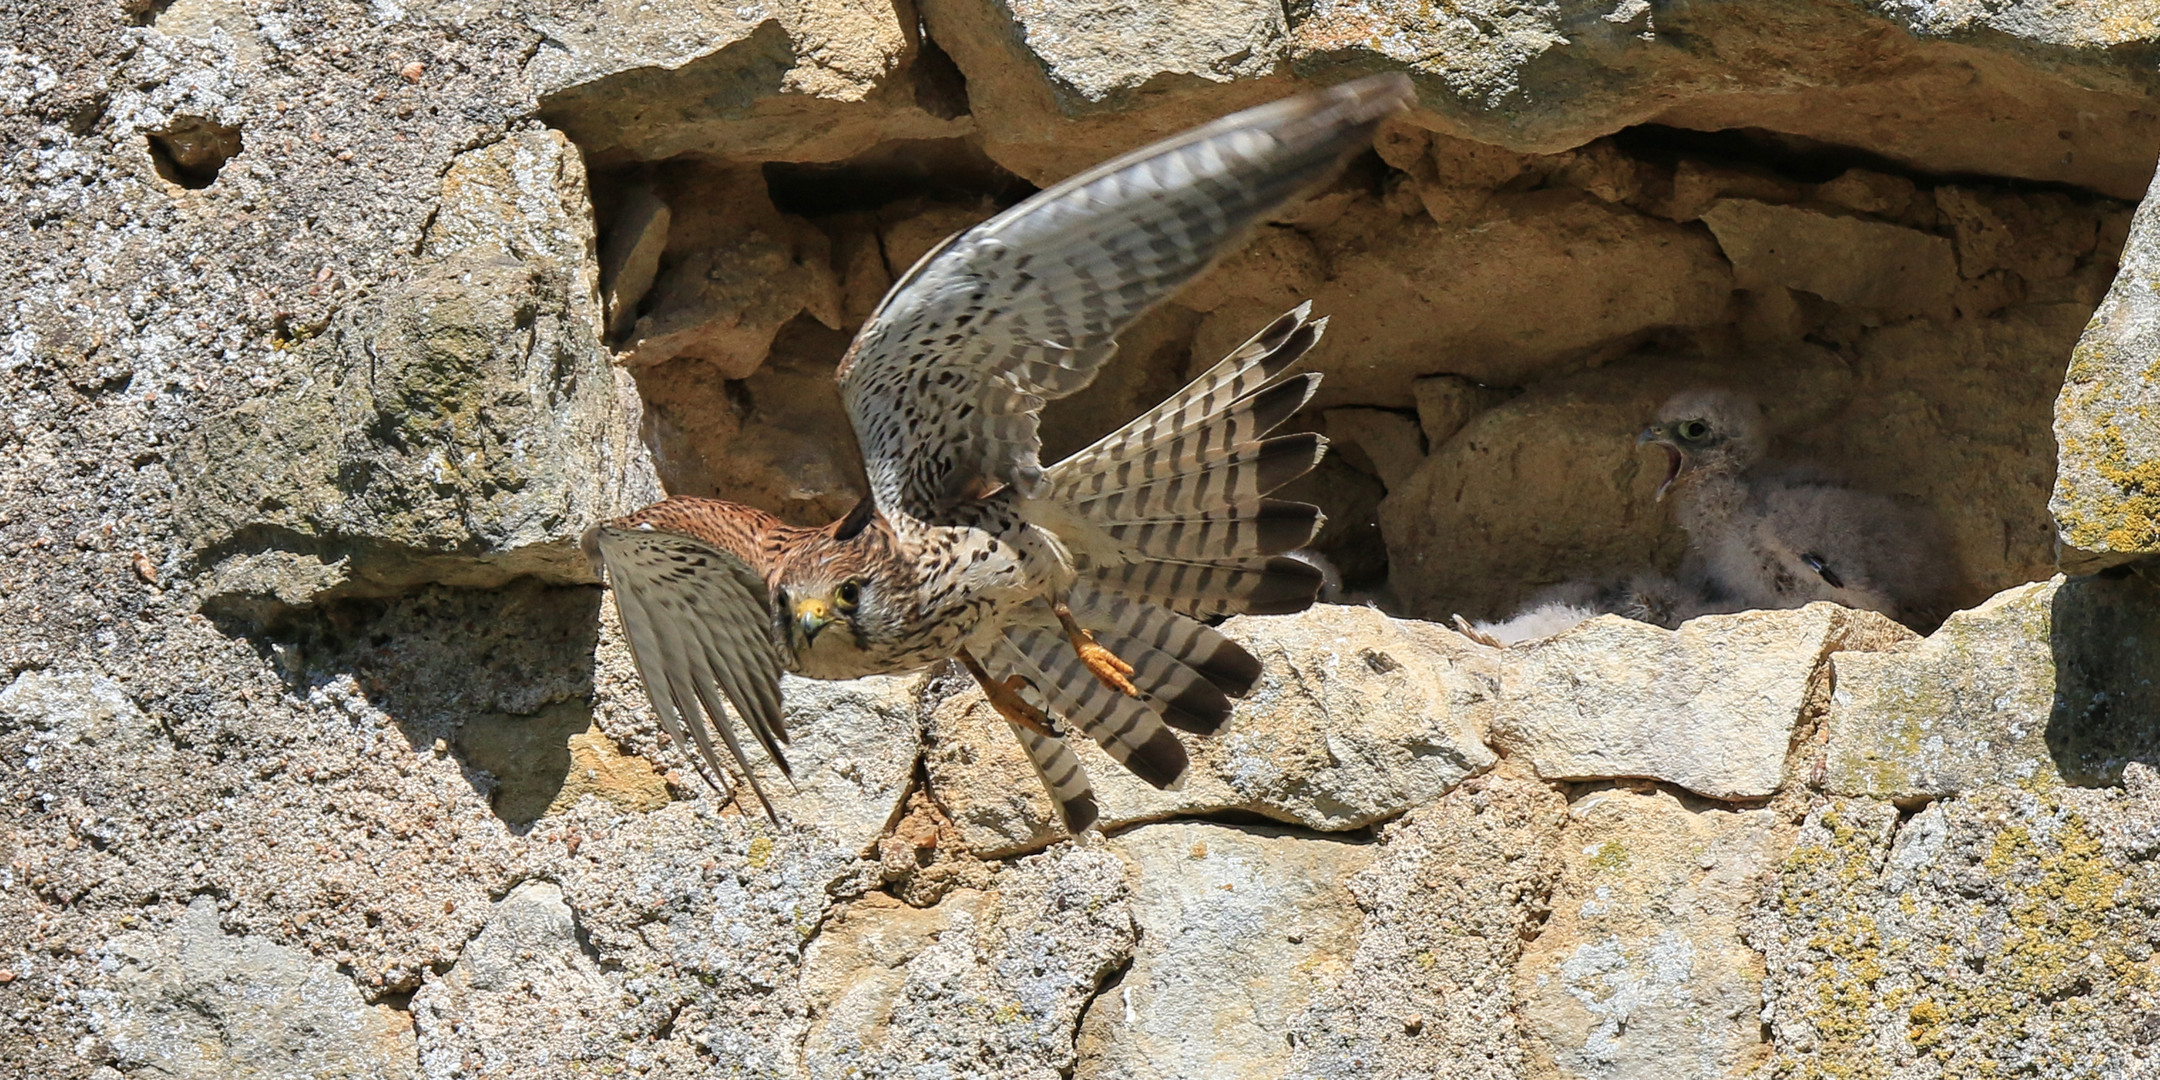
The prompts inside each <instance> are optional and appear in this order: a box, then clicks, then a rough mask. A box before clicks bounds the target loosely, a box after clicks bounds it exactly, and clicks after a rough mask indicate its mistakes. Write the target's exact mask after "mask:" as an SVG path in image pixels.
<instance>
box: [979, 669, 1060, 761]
mask: <svg viewBox="0 0 2160 1080" xmlns="http://www.w3.org/2000/svg"><path fill="white" fill-rule="evenodd" d="M960 664H961V666H962V667H965V668H967V670H968V674H970V675H973V676H975V681H976V682H977V683H980V684H981V685H982V688H983V696H985V697H987V698H989V699H990V707H991V708H993V709H996V710H997V711H998V715H999V716H1002V717H1004V718H1005V719H1006V721H1007V722H1008V723H1011V724H1013V725H1015V726H1018V727H1024V728H1026V729H1028V730H1029V731H1032V732H1034V733H1036V734H1037V735H1041V736H1044V737H1046V738H1051V739H1056V738H1061V737H1062V736H1060V735H1059V734H1058V730H1057V728H1056V727H1055V726H1054V725H1052V724H1051V723H1050V718H1049V717H1047V716H1044V715H1043V712H1042V710H1041V709H1038V708H1036V707H1035V706H1033V705H1030V704H1028V703H1027V699H1026V698H1023V697H1021V696H1020V687H1022V686H1024V685H1026V684H1025V683H1023V682H1022V681H1021V679H1020V676H1018V675H1015V676H1013V677H1011V678H1009V679H1006V680H1005V681H1003V682H1000V681H998V680H996V679H993V678H991V677H990V673H989V672H987V671H984V670H983V667H982V665H981V664H978V663H976V662H975V657H974V656H973V655H971V654H970V653H969V652H968V651H967V650H966V649H962V650H960Z"/></svg>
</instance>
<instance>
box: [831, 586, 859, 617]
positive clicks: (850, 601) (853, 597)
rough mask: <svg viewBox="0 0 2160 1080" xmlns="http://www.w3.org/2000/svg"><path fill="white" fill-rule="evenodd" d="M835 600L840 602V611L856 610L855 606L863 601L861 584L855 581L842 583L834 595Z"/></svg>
mask: <svg viewBox="0 0 2160 1080" xmlns="http://www.w3.org/2000/svg"><path fill="white" fill-rule="evenodd" d="M833 599H834V600H837V601H839V607H840V610H842V611H852V610H854V607H855V605H856V604H857V603H859V602H860V601H861V600H862V585H861V583H859V582H854V581H843V582H841V583H840V588H839V589H838V590H837V591H835V592H834V593H833Z"/></svg>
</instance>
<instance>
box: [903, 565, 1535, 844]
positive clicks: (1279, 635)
mask: <svg viewBox="0 0 2160 1080" xmlns="http://www.w3.org/2000/svg"><path fill="white" fill-rule="evenodd" d="M1223 629H1224V632H1225V633H1227V634H1229V635H1230V637H1231V638H1232V639H1233V640H1236V641H1237V642H1238V643H1239V644H1241V645H1243V646H1245V648H1246V649H1248V650H1249V651H1251V652H1252V654H1253V655H1254V656H1255V657H1257V658H1258V659H1259V660H1260V663H1261V665H1262V668H1263V671H1262V674H1261V679H1260V682H1259V684H1258V685H1256V686H1255V687H1254V688H1253V690H1252V692H1251V694H1249V695H1248V696H1247V697H1246V698H1245V699H1243V700H1242V701H1239V702H1237V703H1236V708H1235V711H1234V712H1233V713H1232V716H1231V720H1230V723H1229V725H1228V726H1227V727H1226V728H1225V729H1224V730H1223V731H1222V732H1221V733H1220V734H1218V735H1215V736H1213V737H1211V738H1197V737H1194V738H1187V739H1186V740H1185V741H1186V748H1187V750H1188V752H1189V753H1190V754H1191V756H1192V769H1191V771H1190V772H1189V773H1188V774H1187V776H1186V780H1185V784H1184V786H1183V788H1182V789H1181V790H1177V791H1157V790H1156V789H1154V788H1151V787H1149V786H1148V785H1147V784H1145V783H1144V782H1142V781H1140V780H1139V779H1137V778H1135V777H1133V776H1132V775H1130V774H1128V773H1126V772H1125V771H1124V769H1123V768H1122V767H1121V766H1119V765H1118V764H1117V763H1116V762H1115V761H1113V760H1112V759H1111V758H1110V756H1109V755H1108V754H1106V753H1104V752H1103V751H1102V750H1101V748H1099V747H1097V746H1095V745H1094V743H1092V742H1090V741H1088V740H1087V739H1086V738H1085V737H1084V736H1078V735H1075V736H1074V737H1072V738H1070V739H1068V741H1067V745H1069V746H1072V747H1073V750H1074V752H1075V754H1076V755H1077V756H1078V757H1079V758H1080V761H1081V763H1082V765H1083V767H1084V768H1086V769H1087V772H1088V776H1089V778H1090V780H1091V781H1092V782H1093V783H1094V785H1095V791H1096V794H1097V800H1098V802H1099V803H1100V804H1101V806H1102V820H1103V824H1104V826H1105V827H1106V828H1116V827H1117V826H1118V825H1121V824H1127V823H1131V822H1136V821H1149V820H1154V819H1159V818H1165V817H1171V816H1174V815H1178V814H1194V813H1215V812H1220V811H1225V810H1242V811H1246V812H1250V813H1256V814H1264V815H1266V816H1268V817H1271V818H1274V819H1276V820H1278V821H1285V822H1291V823H1294V824H1298V825H1303V826H1305V827H1307V828H1313V829H1323V830H1341V829H1354V828H1359V827H1361V826H1365V825H1370V824H1372V823H1373V822H1375V821H1380V820H1383V819H1386V818H1388V817H1392V816H1394V815H1396V814H1399V813H1401V812H1403V811H1404V810H1407V809H1409V808H1411V807H1414V806H1419V805H1422V804H1424V803H1428V802H1431V801H1432V800H1433V799H1436V798H1438V797H1440V796H1441V795H1443V794H1445V793H1447V791H1448V790H1449V789H1451V788H1453V787H1454V786H1455V785H1456V784H1459V783H1461V782H1462V781H1463V780H1464V779H1465V778H1467V777H1470V776H1473V775H1475V774H1477V773H1479V772H1482V771H1484V770H1485V769H1486V768H1488V767H1490V766H1491V765H1492V763H1493V761H1494V758H1493V755H1492V751H1490V750H1488V749H1486V747H1485V745H1484V743H1483V742H1482V741H1481V739H1480V735H1481V732H1482V730H1483V725H1484V723H1485V717H1486V715H1487V712H1488V711H1489V710H1490V708H1491V697H1492V693H1493V687H1494V682H1493V680H1494V678H1495V674H1494V671H1493V668H1492V665H1491V663H1490V662H1489V661H1488V660H1486V659H1485V658H1484V657H1483V656H1481V655H1480V653H1481V652H1482V650H1480V649H1479V648H1478V647H1476V646H1473V645H1471V644H1470V643H1469V642H1467V641H1465V640H1464V639H1462V638H1461V637H1459V636H1457V635H1455V634H1453V633H1451V632H1448V631H1444V630H1441V629H1440V628H1438V627H1433V626H1427V625H1424V624H1420V623H1412V622H1402V621H1397V620H1393V619H1389V618H1388V617H1387V616H1385V615H1382V614H1380V613H1379V612H1378V611H1376V610H1374V609H1372V608H1365V607H1326V606H1323V607H1316V608H1314V609H1312V610H1311V611H1309V612H1307V613H1305V614H1304V615H1301V616H1299V617H1297V618H1295V619H1283V618H1266V617H1241V618H1236V619H1232V620H1230V621H1229V622H1227V623H1225V624H1223ZM929 725H930V743H931V746H930V749H929V751H928V752H927V755H926V763H927V764H928V766H929V770H930V785H931V788H932V789H933V790H934V791H935V792H936V793H937V796H938V799H939V801H940V802H941V803H942V804H943V805H944V806H945V807H946V808H947V809H948V810H950V811H951V813H952V816H953V822H954V824H955V825H956V826H957V827H958V828H959V829H960V832H961V834H962V836H963V837H964V838H965V839H966V842H967V844H968V846H969V847H970V848H971V849H973V850H974V851H976V852H977V853H979V854H985V855H991V854H1001V853H1007V852H1012V851H1024V850H1029V849H1031V848H1034V847H1039V846H1041V845H1043V844H1045V843H1048V842H1049V841H1050V840H1051V839H1052V838H1054V837H1056V836H1058V835H1061V832H1060V827H1059V826H1058V825H1057V824H1055V822H1056V820H1057V819H1056V816H1055V815H1054V814H1053V812H1052V810H1051V808H1050V800H1049V797H1048V796H1047V795H1045V794H1044V793H1043V791H1042V785H1041V782H1040V781H1039V780H1037V779H1036V777H1035V774H1034V772H1033V770H1032V769H1031V768H1030V766H1029V765H1028V763H1027V758H1026V757H1025V755H1023V754H1022V753H1021V751H1020V748H1019V744H1018V743H1017V741H1016V740H1014V738H1013V737H1012V734H1011V732H1010V731H1009V730H1008V729H1007V726H1006V723H1005V721H1004V719H1003V718H1002V717H1000V716H998V715H997V713H996V712H995V711H993V710H992V709H991V708H990V707H989V704H988V702H987V701H985V700H984V699H983V698H982V695H981V692H980V691H978V690H972V689H970V690H967V691H966V692H964V693H960V694H957V695H955V696H952V697H949V698H946V699H944V700H943V701H941V702H940V703H939V704H938V705H937V706H936V707H935V708H934V709H933V710H932V712H931V715H930V719H929Z"/></svg>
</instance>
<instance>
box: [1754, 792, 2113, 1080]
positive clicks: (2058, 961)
mask: <svg viewBox="0 0 2160 1080" xmlns="http://www.w3.org/2000/svg"><path fill="white" fill-rule="evenodd" d="M2133 770H2134V771H2133V773H2132V774H2130V775H2128V776H2126V780H2128V784H2127V786H2126V788H2125V789H2122V790H2111V791H2078V790H2068V791H2063V792H2060V793H2050V794H2034V793H2031V792H2026V791H2019V790H2015V789H2007V788H1995V789H1991V790H1989V791H1987V792H1985V793H1983V794H1980V795H1976V796H1974V797H1971V798H1967V799H1956V800H1950V801H1946V802H1942V803H1938V804H1936V805H1934V806H1930V807H1929V808H1928V809H1926V810H1923V811H1921V812H1920V813H1919V814H1917V815H1915V816H1913V817H1912V818H1911V820H1909V821H1906V820H1901V819H1900V816H1899V814H1898V812H1897V810H1896V808H1895V807H1893V806H1891V805H1889V804H1888V803H1877V802H1868V801H1865V800H1843V799H1841V800H1835V801H1832V802H1830V803H1828V804H1826V805H1824V806H1823V807H1821V808H1819V809H1817V810H1815V811H1814V812H1812V813H1810V814H1809V815H1808V817H1807V820H1806V822H1805V823H1804V824H1803V825H1802V827H1801V830H1800V835H1799V839H1798V840H1797V841H1796V842H1795V844H1794V845H1793V847H1792V849H1791V850H1790V852H1788V853H1787V854H1786V855H1785V857H1784V858H1783V860H1782V861H1781V865H1780V866H1779V868H1778V874H1777V882H1776V895H1775V898H1774V899H1773V900H1772V902H1771V905H1770V908H1769V912H1768V917H1767V918H1765V919H1764V920H1763V922H1762V923H1761V924H1760V925H1759V927H1758V928H1757V929H1756V930H1755V932H1754V933H1752V934H1751V935H1750V938H1751V941H1752V942H1753V944H1754V945H1755V946H1756V947H1757V948H1758V949H1761V950H1762V951H1763V953H1764V954H1765V956H1766V958H1767V960H1768V964H1769V976H1768V978H1767V979H1766V981H1765V985H1764V989H1765V992H1766V993H1765V997H1766V1001H1765V1007H1764V1010H1763V1012H1764V1016H1765V1019H1766V1020H1767V1021H1768V1023H1769V1025H1770V1030H1771V1037H1772V1042H1773V1048H1774V1049H1773V1057H1774V1062H1773V1066H1774V1067H1775V1068H1776V1069H1778V1070H1779V1071H1780V1072H1781V1073H1785V1074H1788V1075H1793V1076H1800V1077H1810V1078H1813V1077H1822V1076H1833V1075H1855V1073H1853V1072H1852V1071H1851V1070H1848V1069H1846V1068H1845V1066H1846V1065H1847V1064H1857V1065H1858V1068H1859V1069H1860V1070H1861V1071H1860V1072H1858V1073H1857V1075H1863V1076H1892V1075H1897V1074H1898V1073H1899V1072H1901V1071H1905V1070H1912V1069H1928V1070H1930V1071H1933V1070H1940V1073H1939V1075H1945V1076H1971V1075H1984V1074H1985V1073H1988V1072H1992V1071H1995V1070H1998V1069H2001V1068H2004V1067H2015V1068H2020V1069H2024V1070H2026V1071H2028V1072H2030V1073H2032V1074H2034V1075H2040V1076H2081V1075H2085V1076H2106V1075H2117V1076H2130V1075H2137V1074H2138V1073H2139V1072H2140V1071H2141V1070H2143V1069H2149V1068H2151V1065H2152V1057H2151V1048H2150V1047H2151V1040H2150V1039H2147V1038H2143V1037H2141V1036H2140V1035H2139V1034H2138V1033H2137V1032H2138V1025H2140V1024H2143V1023H2144V1022H2145V1018H2146V1017H2149V1016H2150V1015H2152V1006H2153V1002H2152V1000H2151V997H2150V992H2149V991H2148V990H2146V989H2145V988H2144V986H2143V985H2142V982H2143V980H2142V978H2141V977H2140V976H2138V975H2136V974H2134V973H2136V972H2139V971H2140V970H2142V969H2143V968H2144V966H2145V965H2146V964H2148V963H2149V962H2150V959H2151V948H2152V946H2151V942H2150V940H2149V926H2150V922H2149V919H2150V916H2149V915H2148V914H2147V912H2149V911H2150V910H2151V905H2152V904H2153V899H2152V897H2153V889H2154V887H2155V882H2154V875H2153V863H2152V857H2153V852H2154V841H2155V832H2154V829H2153V821H2154V818H2153V805H2152V800H2153V798H2154V795H2155V792H2154V790H2153V775H2152V773H2151V771H2150V770H2149V769H2147V768H2145V767H2144V766H2142V765H2140V766H2133Z"/></svg>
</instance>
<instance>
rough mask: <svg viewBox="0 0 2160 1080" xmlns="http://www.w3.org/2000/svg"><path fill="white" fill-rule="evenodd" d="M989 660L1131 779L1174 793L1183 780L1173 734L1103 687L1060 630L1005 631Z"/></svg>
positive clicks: (1140, 706) (1182, 759) (1180, 750)
mask: <svg viewBox="0 0 2160 1080" xmlns="http://www.w3.org/2000/svg"><path fill="white" fill-rule="evenodd" d="M991 656H992V657H993V658H994V660H993V661H992V662H991V664H990V667H991V671H992V672H993V673H995V672H997V670H998V668H999V667H1004V668H1006V669H1007V670H1009V671H1011V672H1012V673H1013V674H1017V675H1019V676H1020V677H1021V679H1022V681H1024V682H1025V683H1026V684H1027V685H1029V686H1031V687H1033V688H1034V690H1035V692H1036V693H1037V694H1038V695H1040V696H1041V697H1042V699H1043V701H1044V703H1045V704H1047V705H1048V706H1049V707H1050V708H1049V710H1048V711H1051V712H1054V713H1056V714H1057V715H1060V716H1062V717H1064V718H1065V719H1066V720H1067V721H1068V722H1070V723H1071V724H1073V725H1074V726H1076V727H1078V728H1079V729H1080V730H1081V731H1083V732H1085V733H1086V734H1087V736H1088V737H1089V738H1091V739H1094V740H1095V742H1096V744H1097V745H1099V746H1101V747H1102V748H1103V750H1104V751H1105V752H1107V753H1108V754H1109V755H1110V757H1111V758H1112V759H1113V760H1115V761H1116V762H1117V763H1118V764H1120V765H1123V766H1125V768H1126V769H1127V770H1128V771H1130V772H1131V773H1132V774H1133V775H1134V776H1137V777H1139V778H1140V779H1142V780H1145V781H1147V782H1148V783H1149V784H1150V785H1152V786H1154V787H1157V788H1174V787H1176V786H1177V785H1178V784H1179V782H1181V781H1183V780H1184V778H1185V769H1186V764H1187V759H1186V754H1185V745H1184V744H1183V743H1181V742H1179V741H1178V737H1177V735H1176V733H1174V732H1172V731H1171V730H1170V729H1169V727H1167V726H1166V725H1165V724H1164V723H1163V721H1162V718H1161V717H1159V716H1157V715H1156V714H1155V711H1154V710H1153V709H1151V708H1149V707H1148V705H1147V704H1146V703H1144V702H1142V701H1139V700H1136V699H1134V698H1130V697H1127V696H1125V695H1124V694H1121V693H1119V692H1118V691H1116V690H1112V689H1110V688H1109V687H1107V686H1104V685H1103V684H1102V681H1101V680H1099V679H1097V678H1096V677H1095V673H1094V672H1092V671H1090V670H1088V667H1087V665H1086V664H1084V663H1082V662H1081V660H1080V657H1079V656H1078V655H1076V654H1075V653H1074V652H1073V650H1072V646H1071V645H1070V644H1069V643H1068V642H1067V641H1066V640H1065V635H1064V634H1063V633H1062V632H1061V631H1059V630H1057V629H1056V628H1054V627H1052V626H1046V625H1034V626H1029V625H1016V626H1008V627H1006V628H1005V632H1004V637H1003V640H1001V641H1000V642H999V643H998V646H997V647H996V648H994V649H992V650H991Z"/></svg>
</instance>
